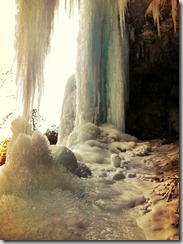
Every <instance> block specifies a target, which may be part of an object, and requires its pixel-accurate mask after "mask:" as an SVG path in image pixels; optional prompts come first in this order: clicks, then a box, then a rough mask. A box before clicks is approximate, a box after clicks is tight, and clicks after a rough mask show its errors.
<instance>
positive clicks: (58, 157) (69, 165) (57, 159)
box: [52, 146, 78, 173]
mask: <svg viewBox="0 0 183 244" xmlns="http://www.w3.org/2000/svg"><path fill="white" fill-rule="evenodd" d="M52 157H53V162H54V164H56V165H58V164H61V165H63V166H64V167H65V168H66V169H68V170H69V171H70V172H72V173H74V172H75V170H76V169H77V167H78V163H77V159H76V157H75V155H74V153H73V152H72V151H71V150H70V149H68V148H67V147H64V146H60V147H58V148H57V149H56V150H54V152H53V153H52Z"/></svg>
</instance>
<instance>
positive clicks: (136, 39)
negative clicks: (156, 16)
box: [126, 1, 179, 139]
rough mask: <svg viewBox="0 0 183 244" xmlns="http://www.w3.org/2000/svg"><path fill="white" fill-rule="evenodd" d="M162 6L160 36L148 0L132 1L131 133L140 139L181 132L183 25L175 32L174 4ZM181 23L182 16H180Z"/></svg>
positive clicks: (129, 20) (129, 21) (128, 122)
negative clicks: (182, 43) (182, 41)
mask: <svg viewBox="0 0 183 244" xmlns="http://www.w3.org/2000/svg"><path fill="white" fill-rule="evenodd" d="M165 2H166V4H165V5H164V6H162V7H161V8H160V14H161V15H160V36H159V35H158V31H157V27H156V26H155V25H154V20H153V16H152V14H148V15H147V16H145V11H146V9H147V5H148V1H141V3H140V4H139V1H136V2H134V4H130V5H129V8H128V13H127V25H128V28H129V38H130V67H129V71H130V99H129V101H130V102H129V107H128V111H127V116H126V128H127V133H130V134H133V135H135V136H137V137H138V138H139V139H154V138H164V137H172V136H176V135H178V133H179V28H178V26H177V30H176V32H175V33H174V26H173V20H172V15H171V3H170V1H165ZM177 23H178V16H177Z"/></svg>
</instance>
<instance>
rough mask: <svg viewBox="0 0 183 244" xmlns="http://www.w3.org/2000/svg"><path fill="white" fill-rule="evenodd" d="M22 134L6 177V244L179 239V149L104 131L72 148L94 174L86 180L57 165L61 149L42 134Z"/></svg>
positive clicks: (1, 179) (0, 226) (0, 198)
mask: <svg viewBox="0 0 183 244" xmlns="http://www.w3.org/2000/svg"><path fill="white" fill-rule="evenodd" d="M92 128H93V127H92ZM21 129H22V126H17V125H16V130H14V136H13V137H12V140H11V142H10V144H9V148H10V149H9V154H8V155H9V156H8V159H7V162H6V164H5V165H4V166H3V167H1V172H0V219H1V221H0V239H3V240H15V239H16V240H146V239H147V240H168V239H170V240H176V239H178V223H179V222H178V185H177V184H178V177H179V175H178V152H179V147H178V144H177V143H171V144H169V145H166V144H165V145H164V144H163V143H162V141H160V140H156V141H151V142H140V141H138V140H136V138H134V137H131V136H130V135H126V134H124V133H120V131H118V130H116V129H115V128H114V127H113V126H108V125H104V126H101V127H100V128H99V129H100V131H101V133H100V137H98V138H97V139H93V140H90V139H89V140H86V141H84V142H83V141H82V142H79V143H76V144H75V145H73V146H72V147H71V149H72V151H73V152H74V153H75V155H76V157H77V160H78V161H80V162H83V163H86V164H87V165H88V167H89V168H90V169H91V171H92V176H91V177H89V178H78V177H76V176H75V175H73V174H71V173H70V172H68V171H67V170H66V169H65V168H63V167H62V166H60V167H58V166H57V165H54V164H53V158H52V157H54V156H53V155H54V154H52V151H53V146H52V148H51V147H50V146H49V144H48V141H47V140H46V139H45V138H44V137H43V136H42V135H41V134H40V133H39V132H35V133H33V135H31V133H30V135H25V134H20V132H21ZM54 147H57V146H54ZM50 149H52V150H50ZM111 154H112V155H113V156H111ZM116 155H117V156H118V157H115V156H116ZM119 158H120V164H119V165H117V164H118V161H119V160H118V159H119ZM170 170H171V174H170ZM170 186H171V187H170Z"/></svg>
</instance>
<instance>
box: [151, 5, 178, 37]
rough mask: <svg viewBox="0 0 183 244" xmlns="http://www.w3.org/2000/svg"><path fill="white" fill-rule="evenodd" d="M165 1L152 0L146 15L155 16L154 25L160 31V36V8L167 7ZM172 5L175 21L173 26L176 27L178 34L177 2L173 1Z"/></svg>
mask: <svg viewBox="0 0 183 244" xmlns="http://www.w3.org/2000/svg"><path fill="white" fill-rule="evenodd" d="M165 4H166V1H165V0H152V2H151V3H150V4H149V7H148V8H147V11H146V15H147V14H148V13H150V12H152V14H153V19H154V24H155V25H157V29H158V35H159V36H160V21H159V19H160V10H159V9H160V7H161V6H163V5H165ZM171 5H172V19H173V26H174V32H176V29H177V22H176V16H177V12H178V7H177V0H171Z"/></svg>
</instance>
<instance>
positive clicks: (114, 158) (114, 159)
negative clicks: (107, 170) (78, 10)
mask: <svg viewBox="0 0 183 244" xmlns="http://www.w3.org/2000/svg"><path fill="white" fill-rule="evenodd" d="M110 160H111V165H112V166H113V167H115V168H118V167H120V166H121V158H120V156H119V155H118V154H115V153H113V154H111V156H110Z"/></svg>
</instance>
